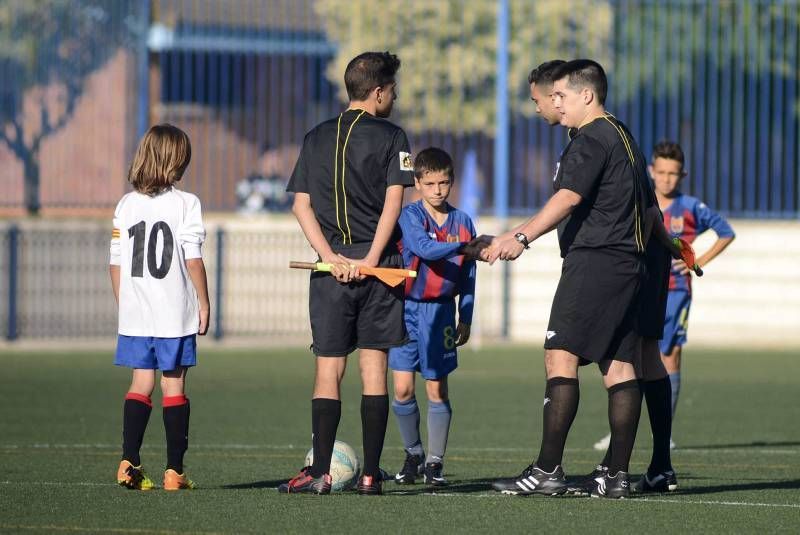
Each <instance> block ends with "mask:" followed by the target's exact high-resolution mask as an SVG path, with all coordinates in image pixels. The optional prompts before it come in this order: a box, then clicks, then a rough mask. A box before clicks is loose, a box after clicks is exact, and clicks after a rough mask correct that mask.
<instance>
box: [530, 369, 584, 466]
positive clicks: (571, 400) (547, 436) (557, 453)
mask: <svg viewBox="0 0 800 535" xmlns="http://www.w3.org/2000/svg"><path fill="white" fill-rule="evenodd" d="M579 400H580V389H579V387H578V380H577V379H570V378H567V377H553V378H552V379H548V380H547V386H546V387H545V390H544V409H543V418H542V446H541V448H540V449H539V457H538V458H537V459H536V465H537V466H538V467H539V468H541V469H542V470H544V471H545V472H552V471H553V469H555V467H556V466H558V465H560V464H561V458H562V457H563V455H564V444H565V443H566V442H567V433H569V428H570V426H572V421H573V420H574V419H575V413H577V412H578V401H579Z"/></svg>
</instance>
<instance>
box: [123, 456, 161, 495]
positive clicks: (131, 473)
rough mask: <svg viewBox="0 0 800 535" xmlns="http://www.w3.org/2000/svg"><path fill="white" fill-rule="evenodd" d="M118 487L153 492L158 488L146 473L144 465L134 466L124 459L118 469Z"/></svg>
mask: <svg viewBox="0 0 800 535" xmlns="http://www.w3.org/2000/svg"><path fill="white" fill-rule="evenodd" d="M117 485H119V486H120V487H125V488H126V489H131V490H152V489H154V488H155V487H156V485H155V483H153V480H152V479H150V478H149V477H147V474H145V473H144V470H143V469H142V465H139V466H133V463H131V462H130V461H126V460H124V459H123V460H122V461H120V463H119V468H117Z"/></svg>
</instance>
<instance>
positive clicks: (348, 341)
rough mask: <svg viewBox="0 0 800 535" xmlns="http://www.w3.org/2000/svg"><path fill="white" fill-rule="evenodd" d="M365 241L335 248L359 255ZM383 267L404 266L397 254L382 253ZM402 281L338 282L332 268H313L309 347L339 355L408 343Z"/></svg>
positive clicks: (364, 250)
mask: <svg viewBox="0 0 800 535" xmlns="http://www.w3.org/2000/svg"><path fill="white" fill-rule="evenodd" d="M368 250H369V246H368V245H367V246H363V245H362V246H359V244H356V245H354V246H345V247H338V248H336V252H339V253H341V254H343V255H344V256H346V257H348V258H354V259H357V258H363V257H364V256H365V255H366V254H367V252H368ZM380 266H381V267H394V268H399V267H402V266H403V259H402V257H401V256H400V253H392V254H387V255H384V257H383V259H382V260H381V262H380ZM404 299H405V285H404V284H400V285H398V286H394V287H391V286H388V285H386V284H384V283H383V282H381V281H379V280H378V279H376V278H375V277H367V278H366V279H364V280H363V281H354V282H350V283H348V284H342V283H340V282H338V281H337V280H336V278H335V277H333V276H332V275H331V274H330V273H322V272H316V271H315V272H312V273H311V283H310V287H309V298H308V304H309V317H310V318H311V336H312V339H313V344H312V346H311V349H312V351H313V352H314V354H315V355H317V356H326V357H342V356H346V355H348V354H350V353H352V352H353V351H354V350H356V349H384V350H385V349H388V348H390V347H397V346H401V345H404V344H406V343H407V342H408V337H407V335H406V326H405V321H404V319H403V307H404Z"/></svg>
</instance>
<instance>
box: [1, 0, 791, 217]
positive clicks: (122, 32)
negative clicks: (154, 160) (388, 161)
mask: <svg viewBox="0 0 800 535" xmlns="http://www.w3.org/2000/svg"><path fill="white" fill-rule="evenodd" d="M36 5H38V4H35V3H27V2H15V3H11V4H9V9H10V10H11V11H12V12H13V13H12V14H11V15H10V16H9V17H7V19H4V20H9V21H19V20H22V21H24V20H26V19H25V18H24V15H25V14H26V13H28V12H30V11H31V10H35V9H36V7H35V6H36ZM42 5H45V4H42ZM47 5H49V4H47ZM53 5H55V6H60V5H61V4H60V3H58V2H56V3H54V4H53ZM64 5H68V6H70V8H69V9H57V10H52V12H48V13H47V14H45V15H43V17H45V19H46V20H48V21H50V22H52V23H53V24H51V25H49V26H47V28H50V27H55V28H57V29H60V31H57V32H55V33H52V34H41V35H40V36H39V37H40V41H41V43H40V44H41V45H42V46H39V47H38V48H35V49H31V50H30V51H28V53H24V54H23V53H17V52H18V51H17V48H14V47H10V46H9V47H5V48H3V50H8V51H17V52H15V53H14V54H16V55H14V54H12V55H10V56H8V57H6V55H4V53H3V52H0V77H1V78H2V79H3V80H4V81H7V82H9V83H6V84H4V85H3V87H2V88H0V97H2V106H0V123H2V124H0V126H2V128H0V138H3V137H5V142H3V141H0V208H2V209H5V210H6V211H8V210H10V209H19V208H21V207H23V206H24V205H25V199H26V195H27V191H28V190H27V189H26V187H25V184H27V183H30V182H31V181H32V180H34V179H35V180H38V185H39V189H40V202H41V204H42V206H43V208H44V209H51V210H55V209H71V210H76V209H92V208H94V209H107V208H109V207H112V206H113V205H114V203H115V202H116V201H117V199H118V198H119V197H120V195H121V194H122V193H123V192H124V191H125V188H126V184H125V180H124V175H125V170H126V166H127V163H128V162H129V160H130V157H131V155H132V151H133V147H134V145H135V143H136V140H137V138H138V136H139V135H140V134H141V131H142V128H143V127H144V126H146V125H147V124H148V123H150V122H156V121H171V122H174V123H176V124H177V125H179V126H181V127H182V128H184V129H185V130H186V131H187V132H189V134H190V137H191V138H192V142H193V146H194V150H193V154H194V157H193V161H192V164H191V166H190V167H189V170H188V173H187V175H186V177H185V178H184V183H185V184H186V189H188V190H190V191H194V192H197V193H198V194H199V195H200V197H201V198H202V199H203V201H204V206H205V208H206V209H208V210H223V211H228V210H237V209H246V210H270V209H279V208H280V207H283V206H285V199H281V198H274V197H276V196H278V197H279V196H280V186H281V185H282V184H284V183H285V181H286V179H287V177H288V175H289V173H290V172H291V169H292V166H293V164H294V161H295V158H296V155H297V152H298V148H299V144H300V143H301V142H302V138H303V134H304V133H305V132H306V131H307V130H308V129H310V128H311V127H313V126H314V124H316V123H317V122H319V121H321V120H323V119H325V118H327V117H330V116H333V115H335V114H336V113H338V112H339V110H340V109H341V108H342V106H343V105H344V103H343V101H342V99H341V98H340V95H341V94H342V91H341V87H340V86H341V78H342V73H341V72H338V71H337V69H338V70H341V68H340V67H341V65H342V59H343V58H342V57H340V55H341V54H349V53H351V51H352V50H354V49H355V48H354V47H360V46H363V47H368V48H375V49H384V48H389V47H390V48H392V49H393V51H396V52H398V53H399V54H400V55H401V59H402V60H403V66H402V68H401V71H400V86H399V87H400V100H399V101H398V104H397V106H396V113H395V115H394V116H393V118H392V120H394V121H396V122H397V123H398V124H400V125H401V126H403V127H404V128H406V129H407V131H408V132H409V134H410V137H411V142H412V150H414V151H418V150H420V149H421V148H423V147H425V146H427V145H438V146H441V147H443V148H444V149H446V150H448V151H450V152H451V153H452V154H453V155H454V158H455V161H456V172H457V174H461V172H462V171H463V170H464V162H465V160H467V157H468V155H472V156H474V157H475V162H476V168H475V173H474V176H475V177H476V178H475V180H476V183H477V189H478V190H479V196H480V199H481V203H480V209H481V211H482V212H483V213H488V212H491V211H492V207H493V203H494V200H493V199H494V192H493V184H492V182H493V166H494V153H493V138H494V128H495V126H496V125H495V121H494V117H495V113H494V108H493V105H494V104H493V103H494V91H495V85H494V77H495V76H496V70H497V69H496V68H495V67H494V66H493V65H494V64H493V62H494V54H493V49H492V47H493V46H495V45H494V43H496V39H494V38H493V35H494V34H493V33H492V32H495V31H496V30H495V27H494V18H495V17H496V5H497V2H495V0H469V1H467V0H464V1H463V2H458V1H455V0H451V1H444V0H443V1H442V2H430V1H428V0H410V1H408V2H403V3H396V6H394V5H393V6H388V7H386V9H391V10H397V13H396V14H395V13H394V11H391V13H392V16H391V17H389V18H390V19H391V23H390V24H389V28H391V30H392V31H389V32H387V31H385V29H380V28H383V27H382V26H380V25H375V24H373V22H374V21H375V20H379V19H380V17H379V18H375V17H373V15H374V14H375V13H377V12H376V11H375V10H379V9H383V8H384V7H383V6H380V5H379V4H376V3H374V2H371V1H367V0H364V1H363V2H361V3H359V2H353V1H352V0H341V1H339V0H296V1H290V0H261V1H253V0H230V1H227V2H208V1H207V0H142V1H131V0H124V1H123V0H75V1H74V2H71V3H64ZM509 5H510V21H511V24H510V31H509V54H510V72H509V77H510V80H511V81H510V84H509V89H508V90H509V92H510V108H511V115H510V123H509V139H510V146H509V157H510V158H509V167H510V169H509V174H510V182H509V188H508V191H509V199H510V201H509V211H510V212H511V213H512V214H513V213H517V214H520V213H525V212H530V211H531V210H533V209H536V208H537V207H540V206H541V205H542V204H543V203H544V202H545V200H546V199H547V198H548V197H549V195H550V193H551V177H552V175H553V170H554V167H555V162H556V160H557V158H558V155H559V153H560V151H561V149H562V148H563V146H564V144H565V143H566V136H565V134H564V132H563V130H562V129H560V128H552V127H549V126H547V125H545V124H544V123H543V122H542V121H540V120H539V119H537V118H535V116H534V114H533V108H532V106H531V104H530V102H528V99H529V97H528V94H527V90H528V88H527V84H526V80H525V78H526V76H527V73H528V71H529V70H530V69H531V68H532V67H534V66H536V65H537V64H539V63H540V62H542V61H545V60H548V59H553V58H554V57H562V58H564V59H569V58H572V57H592V58H597V59H599V60H601V62H602V63H603V64H604V65H605V66H606V68H607V71H608V75H609V81H610V92H609V98H608V108H609V110H610V111H611V112H613V113H615V114H616V115H617V116H618V117H619V118H620V119H621V120H623V121H624V122H626V123H627V124H628V126H629V127H630V128H631V130H632V132H633V134H634V136H635V138H636V139H637V140H638V142H639V144H640V145H641V148H642V149H643V151H644V152H645V154H649V153H650V151H651V149H652V146H653V144H654V143H655V142H657V141H658V140H660V139H661V138H672V139H675V140H677V141H679V142H680V143H681V144H682V145H683V147H684V149H685V152H686V155H687V170H688V172H689V176H688V178H687V179H686V184H685V188H684V189H685V191H686V192H687V193H690V194H693V195H697V196H699V197H701V198H702V199H703V200H704V201H706V202H707V203H708V204H709V205H711V206H713V207H714V208H715V209H717V210H719V211H721V212H723V213H725V214H727V215H729V216H736V217H769V218H778V217H781V218H797V217H798V215H800V187H799V186H798V184H800V87H798V72H800V29H799V28H800V1H798V0H780V1H779V0H729V1H724V2H716V1H715V2H701V1H686V0H664V1H661V2H653V1H650V0H537V1H536V2H532V1H529V0H509ZM376 6H377V7H376ZM71 8H74V9H71ZM41 9H44V8H41ZM350 10H359V16H358V17H353V18H351V19H348V21H349V22H348V24H340V22H341V20H340V19H341V17H342V16H346V15H347V13H350ZM339 12H341V13H343V14H344V15H339V14H338V13H339ZM420 13H422V14H423V15H424V16H422V15H420ZM376 16H377V15H376ZM371 17H372V18H371ZM383 18H386V17H383ZM440 19H441V23H439V22H438V21H440ZM423 22H426V23H427V24H428V26H425V28H426V30H425V32H424V33H422V34H421V33H420V31H419V27H420V26H419V25H420V24H422V23H423ZM9 24H11V23H9ZM20 24H21V23H20ZM92 24H93V25H94V26H92ZM29 26H30V27H27V26H23V27H21V28H19V31H21V32H23V33H24V32H29V33H30V32H34V31H37V29H36V27H34V26H32V25H29ZM84 27H87V28H101V29H102V31H99V30H96V31H92V32H85V33H83V34H82V33H80V32H79V31H77V30H78V29H80V28H84ZM439 28H441V31H443V32H445V34H443V35H438V33H437V29H439ZM445 30H446V31H445ZM15 31H16V30H15ZM377 32H382V33H380V34H379V33H377ZM2 35H4V34H2V32H0V36H2ZM8 35H12V33H8ZM90 38H91V43H100V44H102V45H103V46H99V45H98V46H96V47H90V46H83V47H79V48H81V49H82V50H83V49H86V50H87V51H92V54H88V55H87V57H89V59H90V60H91V61H88V62H87V63H86V64H83V63H75V61H74V60H75V58H82V57H83V55H78V54H73V55H68V56H66V57H65V56H63V54H64V53H65V52H64V51H65V50H71V48H70V46H71V43H72V44H74V43H75V42H82V40H83V41H85V40H87V39H90ZM59 39H61V40H63V41H64V42H63V43H61V44H62V45H63V46H56V45H55V44H54V43H56V44H58V43H60V41H58V40H59ZM18 41H19V42H23V41H24V40H22V39H19V40H18ZM25 42H27V41H25ZM32 42H36V40H32ZM0 43H1V42H0ZM487 43H490V44H487ZM45 44H47V45H48V46H44V45H45ZM67 45H69V46H67ZM414 47H422V48H420V49H419V50H418V49H417V48H414ZM426 47H427V48H426ZM100 51H102V52H100ZM9 53H10V52H9ZM67 60H69V61H72V63H69V65H73V63H75V65H74V66H75V69H71V70H69V69H67V70H69V72H73V71H75V72H79V73H80V74H81V75H80V77H78V78H65V76H66V74H65V72H66V70H65V69H63V68H62V67H63V66H64V65H65V62H66V61H67ZM78 67H80V69H78ZM22 73H28V74H26V75H25V76H23V75H22ZM43 73H44V74H43ZM45 74H46V76H45ZM440 79H441V80H445V81H444V82H442V83H441V84H439V85H437V84H435V83H434V82H433V81H434V80H440ZM426 80H428V81H429V82H428V83H427V84H426V82H425V81H426ZM10 81H13V83H11V82H10ZM48 81H49V82H48ZM48 84H49V85H48ZM65 88H76V89H75V90H74V91H73V93H74V94H73V93H64V91H66V89H65ZM404 88H405V89H404ZM65 96H71V97H74V100H69V99H67V100H66V101H65V102H67V104H69V106H67V107H66V108H64V109H66V110H69V114H68V116H67V117H66V120H65V121H64V123H63V124H56V123H57V121H56V119H57V118H58V117H59V116H60V115H59V114H57V113H56V111H59V110H61V109H62V108H60V106H61V104H59V102H62V100H63V99H62V97H64V98H65ZM71 97H70V98H71ZM60 99H62V100H60ZM425 106H427V108H424V109H426V110H427V112H426V113H420V112H419V109H423V107H425ZM43 112H47V113H46V115H47V117H48V118H49V119H50V122H52V123H53V125H52V126H53V128H39V129H37V128H35V127H36V126H37V125H39V124H40V123H41V121H42V120H43V117H44V115H43ZM14 125H16V126H18V127H20V128H22V129H23V130H24V135H23V136H22V138H21V139H23V140H27V141H26V142H27V145H26V144H25V143H24V142H18V141H19V140H18V138H17V137H15V135H14V134H13V132H14ZM25 129H27V130H25ZM38 133H45V134H46V135H45V136H44V137H42V138H41V140H40V142H37V143H33V140H34V139H35V138H36V136H37V135H38ZM460 185H461V183H460V182H459V181H457V182H456V188H459V187H460ZM267 190H268V191H269V193H264V191H267ZM253 191H256V194H254V195H251V193H252V192H253ZM259 192H260V193H259ZM259 195H261V196H262V197H264V198H262V199H259ZM259 203H261V204H259Z"/></svg>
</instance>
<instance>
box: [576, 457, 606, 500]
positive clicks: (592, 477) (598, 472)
mask: <svg viewBox="0 0 800 535" xmlns="http://www.w3.org/2000/svg"><path fill="white" fill-rule="evenodd" d="M607 473H608V467H607V466H603V465H602V464H598V465H597V466H596V467H595V468H594V470H592V473H591V474H588V475H585V476H581V477H579V478H577V479H575V480H574V481H570V482H569V487H567V493H569V494H576V495H579V496H589V495H590V494H591V493H592V491H593V490H594V488H595V487H596V486H597V480H598V478H601V477H603V476H604V475H606V474H607Z"/></svg>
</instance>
